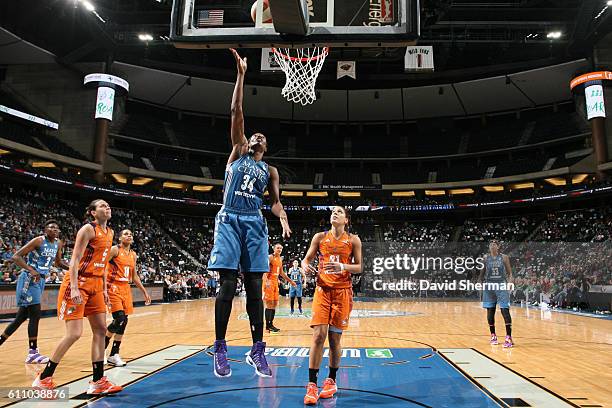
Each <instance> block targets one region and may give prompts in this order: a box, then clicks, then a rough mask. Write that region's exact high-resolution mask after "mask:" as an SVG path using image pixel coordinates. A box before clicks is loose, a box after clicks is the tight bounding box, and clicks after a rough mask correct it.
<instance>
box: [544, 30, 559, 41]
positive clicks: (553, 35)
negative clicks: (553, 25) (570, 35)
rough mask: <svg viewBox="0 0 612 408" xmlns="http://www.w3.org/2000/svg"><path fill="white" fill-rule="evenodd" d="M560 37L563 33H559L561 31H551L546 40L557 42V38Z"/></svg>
mask: <svg viewBox="0 0 612 408" xmlns="http://www.w3.org/2000/svg"><path fill="white" fill-rule="evenodd" d="M562 35H563V33H561V31H551V32H550V33H548V34H547V35H546V38H548V39H551V40H558V39H559V38H561V36H562Z"/></svg>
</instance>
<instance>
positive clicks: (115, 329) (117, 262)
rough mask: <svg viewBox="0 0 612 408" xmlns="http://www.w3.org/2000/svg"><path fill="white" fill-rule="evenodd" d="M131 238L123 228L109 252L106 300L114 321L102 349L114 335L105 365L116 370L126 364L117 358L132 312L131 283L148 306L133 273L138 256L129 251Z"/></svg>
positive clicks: (128, 232)
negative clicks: (117, 241) (116, 243)
mask: <svg viewBox="0 0 612 408" xmlns="http://www.w3.org/2000/svg"><path fill="white" fill-rule="evenodd" d="M133 243H134V236H133V234H132V231H130V230H129V229H124V230H123V231H121V234H120V235H119V245H115V246H113V247H112V248H111V250H110V255H109V261H108V273H107V277H108V298H109V300H110V304H111V306H110V311H111V313H112V314H113V321H112V323H111V324H109V325H108V327H107V328H106V340H105V342H104V348H105V349H106V348H108V344H109V343H110V340H111V338H113V336H114V338H115V339H114V340H113V347H112V348H111V352H110V355H109V357H108V363H109V364H110V365H114V366H116V367H123V366H124V365H126V363H125V362H124V361H123V359H122V358H121V356H120V355H119V348H120V347H121V340H122V339H123V335H124V333H125V328H126V326H127V324H128V316H129V315H131V314H132V313H134V303H133V301H132V288H131V287H130V283H131V282H134V284H135V285H136V287H137V288H138V289H140V291H141V292H142V295H143V296H144V298H145V305H150V304H151V297H150V296H149V293H148V292H147V290H146V289H145V287H144V286H143V285H142V282H141V281H140V276H138V272H136V261H137V260H138V255H136V252H134V250H133V249H132V244H133Z"/></svg>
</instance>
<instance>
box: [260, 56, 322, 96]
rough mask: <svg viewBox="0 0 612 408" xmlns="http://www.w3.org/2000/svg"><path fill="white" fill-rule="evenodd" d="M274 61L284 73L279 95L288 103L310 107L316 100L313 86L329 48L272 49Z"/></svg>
mask: <svg viewBox="0 0 612 408" xmlns="http://www.w3.org/2000/svg"><path fill="white" fill-rule="evenodd" d="M272 51H273V52H274V59H275V60H276V63H277V64H278V65H279V66H280V67H281V69H282V70H283V72H284V73H285V78H286V81H285V87H284V88H283V90H282V92H281V94H282V95H283V96H284V97H285V98H287V100H288V101H289V102H293V103H301V104H302V105H310V104H311V103H313V102H314V101H316V100H317V95H316V93H315V84H316V82H317V77H318V76H319V72H321V68H323V63H324V62H325V58H326V57H327V54H329V47H314V48H293V49H292V48H272Z"/></svg>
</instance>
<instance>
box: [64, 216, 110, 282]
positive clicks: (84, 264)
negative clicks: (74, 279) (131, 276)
mask: <svg viewBox="0 0 612 408" xmlns="http://www.w3.org/2000/svg"><path fill="white" fill-rule="evenodd" d="M89 224H90V225H91V226H92V227H94V233H95V234H96V235H95V237H94V238H93V239H92V240H91V241H89V243H88V244H87V248H85V253H84V254H83V257H82V258H81V262H80V263H79V276H104V271H105V270H106V267H107V266H108V255H109V253H110V249H111V247H112V246H113V237H114V235H115V233H114V232H113V230H112V229H111V228H109V227H106V232H105V231H104V230H103V229H102V228H100V226H99V225H98V224H96V223H95V222H90V223H89ZM68 276H70V275H68V274H67V275H66V277H68Z"/></svg>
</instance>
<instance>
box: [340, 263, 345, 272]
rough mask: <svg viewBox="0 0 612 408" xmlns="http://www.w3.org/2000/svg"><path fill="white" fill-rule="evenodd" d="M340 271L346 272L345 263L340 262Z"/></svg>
mask: <svg viewBox="0 0 612 408" xmlns="http://www.w3.org/2000/svg"><path fill="white" fill-rule="evenodd" d="M340 272H344V264H343V263H341V264H340Z"/></svg>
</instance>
